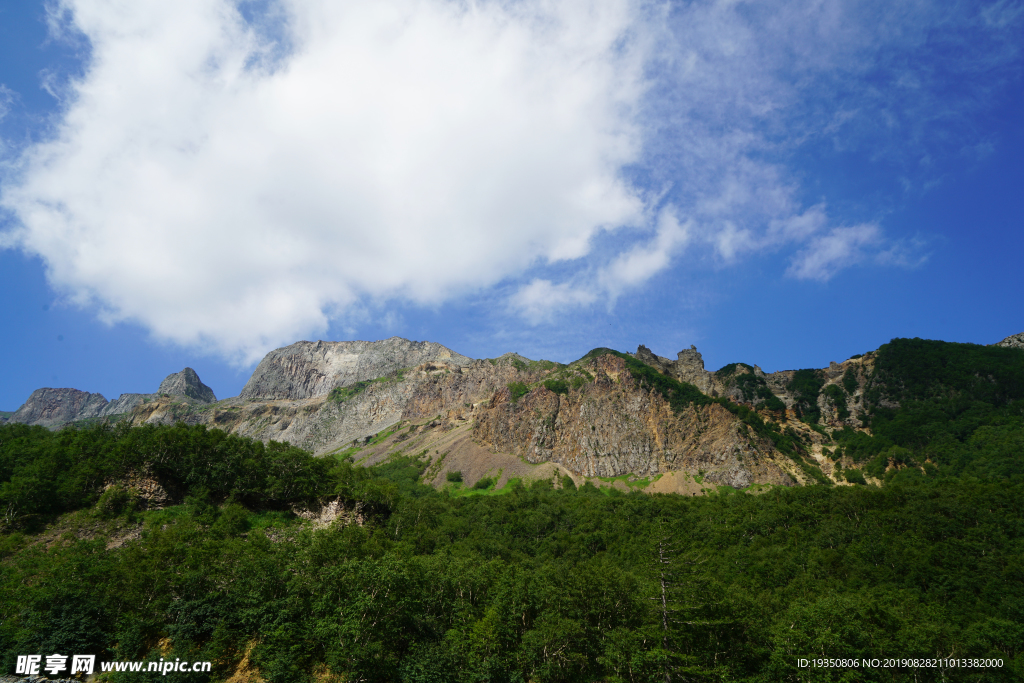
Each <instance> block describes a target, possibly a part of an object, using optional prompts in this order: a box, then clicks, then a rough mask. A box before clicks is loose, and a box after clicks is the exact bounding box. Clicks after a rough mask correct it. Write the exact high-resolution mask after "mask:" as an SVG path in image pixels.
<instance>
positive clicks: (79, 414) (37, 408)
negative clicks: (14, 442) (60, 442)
mask: <svg viewBox="0 0 1024 683" xmlns="http://www.w3.org/2000/svg"><path fill="white" fill-rule="evenodd" d="M106 407H107V399H105V398H103V395H102V394H90V393H89V392H87V391H79V390H78V389H51V388H49V387H45V388H43V389H36V390H35V391H33V392H32V395H31V396H29V397H28V400H27V401H25V403H24V405H22V406H21V407H20V408H18V410H17V411H15V413H14V415H12V416H11V418H10V420H9V421H10V422H20V423H23V424H30V425H42V426H44V427H56V426H59V425H62V424H65V423H68V422H74V421H76V420H85V419H88V418H92V417H100V414H101V413H102V412H103V409H104V408H106Z"/></svg>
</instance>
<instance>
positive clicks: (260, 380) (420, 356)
mask: <svg viewBox="0 0 1024 683" xmlns="http://www.w3.org/2000/svg"><path fill="white" fill-rule="evenodd" d="M432 361H434V362H437V361H444V362H446V363H448V364H452V365H467V364H469V363H470V362H471V360H470V359H469V358H466V357H465V356H462V355H460V354H458V353H455V352H454V351H452V350H451V349H448V348H446V347H444V346H441V345H440V344H435V343H434V342H414V341H409V340H408V339H401V338H399V337H392V338H391V339H385V340H384V341H376V342H364V341H351V342H325V341H318V342H306V341H302V342H296V343H295V344H292V345H291V346H286V347H284V348H283V349H277V350H275V351H271V352H270V353H268V354H267V355H266V357H264V358H263V360H262V361H260V364H259V365H258V366H257V367H256V371H255V372H253V375H252V377H251V378H250V379H249V381H248V382H247V383H246V385H245V387H244V388H243V389H242V393H241V394H239V398H241V399H244V400H255V399H263V400H266V399H303V398H319V397H324V396H327V395H328V394H329V393H330V392H331V389H334V388H335V387H347V386H351V385H353V384H355V383H356V382H362V381H367V380H371V379H376V378H378V377H383V376H385V375H387V374H390V373H394V372H397V371H399V370H402V369H405V368H414V367H416V366H418V365H421V364H423V363H427V362H432Z"/></svg>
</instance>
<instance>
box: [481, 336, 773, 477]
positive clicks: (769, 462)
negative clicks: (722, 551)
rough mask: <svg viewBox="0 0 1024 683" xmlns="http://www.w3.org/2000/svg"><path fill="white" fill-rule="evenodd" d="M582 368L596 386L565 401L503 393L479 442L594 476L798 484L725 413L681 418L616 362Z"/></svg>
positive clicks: (713, 409)
mask: <svg viewBox="0 0 1024 683" xmlns="http://www.w3.org/2000/svg"><path fill="white" fill-rule="evenodd" d="M582 369H583V370H586V371H587V372H589V373H590V374H592V375H593V376H594V381H593V382H592V383H588V384H583V385H582V386H580V387H578V388H573V389H570V390H569V392H568V393H567V394H556V393H554V392H552V391H549V390H548V389H547V388H545V387H544V386H543V385H542V386H539V387H537V388H535V389H533V391H531V392H530V393H528V394H527V395H525V396H523V397H522V398H520V399H519V400H518V401H516V402H513V401H512V397H511V393H510V392H509V390H508V389H507V388H506V389H502V390H499V391H498V392H497V393H496V394H495V395H494V398H493V399H492V400H491V402H490V404H489V406H488V407H487V410H484V411H482V412H481V414H479V415H478V417H477V422H476V428H475V429H474V432H473V435H474V437H476V438H478V439H479V440H480V441H481V442H483V443H484V444H486V445H487V446H489V447H490V448H492V449H494V450H498V451H509V452H512V453H515V454H516V455H519V456H520V457H523V458H525V459H526V460H528V461H529V462H532V463H541V462H555V463H558V464H560V465H562V466H563V467H565V468H566V469H568V470H570V471H572V472H574V473H576V474H580V475H583V476H588V477H594V476H604V477H614V476H618V475H622V474H628V473H633V474H639V475H651V474H660V473H665V472H684V473H687V474H692V475H697V476H702V477H703V479H704V480H705V481H708V482H711V483H717V484H728V485H731V486H736V487H744V486H747V485H749V484H751V483H772V484H784V485H790V484H792V483H793V479H792V478H791V477H790V476H789V475H788V474H786V472H785V471H783V469H782V468H781V467H779V465H778V464H776V462H775V459H774V449H773V448H772V446H771V444H770V443H766V442H764V441H763V440H761V439H759V438H758V437H756V436H755V435H754V434H753V433H752V432H751V431H750V430H749V428H748V427H747V426H746V425H744V424H743V423H742V422H740V421H739V420H738V419H737V418H736V417H735V416H733V415H732V413H730V412H729V411H728V410H726V409H725V408H723V407H722V406H720V405H717V404H712V405H706V406H691V407H690V408H689V409H687V410H686V411H684V412H683V413H682V414H676V413H675V412H674V411H673V410H672V408H671V407H670V406H669V405H668V403H667V402H666V401H665V400H664V399H663V398H662V397H661V395H660V394H658V393H656V392H652V391H648V390H647V389H645V388H642V387H640V386H638V384H637V382H636V380H635V379H634V378H633V376H632V375H631V374H630V373H629V372H628V371H627V370H626V367H625V362H624V361H623V360H622V359H621V358H618V357H616V356H613V355H604V356H600V357H598V358H596V359H594V360H593V361H591V362H589V363H586V364H585V365H583V366H582Z"/></svg>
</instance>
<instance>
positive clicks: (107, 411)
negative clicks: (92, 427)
mask: <svg viewBox="0 0 1024 683" xmlns="http://www.w3.org/2000/svg"><path fill="white" fill-rule="evenodd" d="M158 395H159V394H121V395H120V396H119V397H117V398H116V399H114V400H113V401H111V402H110V403H108V404H107V407H106V408H104V409H103V412H102V413H101V415H102V417H113V416H114V415H124V414H125V413H130V412H131V411H132V410H133V409H134V408H135V406H137V405H139V404H141V403H145V402H146V401H152V400H153V399H154V398H156V397H157V396H158Z"/></svg>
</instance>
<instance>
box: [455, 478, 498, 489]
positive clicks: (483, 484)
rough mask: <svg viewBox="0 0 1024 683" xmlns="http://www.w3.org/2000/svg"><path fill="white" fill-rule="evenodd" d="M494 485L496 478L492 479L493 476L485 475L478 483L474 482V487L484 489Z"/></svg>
mask: <svg viewBox="0 0 1024 683" xmlns="http://www.w3.org/2000/svg"><path fill="white" fill-rule="evenodd" d="M460 478H461V475H460ZM493 485H494V479H492V478H491V477H484V478H482V479H480V480H479V481H478V482H477V483H475V484H473V488H474V489H478V490H481V491H482V490H484V489H489V488H491V486H493Z"/></svg>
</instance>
